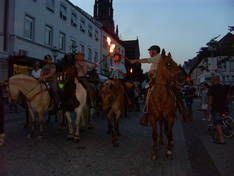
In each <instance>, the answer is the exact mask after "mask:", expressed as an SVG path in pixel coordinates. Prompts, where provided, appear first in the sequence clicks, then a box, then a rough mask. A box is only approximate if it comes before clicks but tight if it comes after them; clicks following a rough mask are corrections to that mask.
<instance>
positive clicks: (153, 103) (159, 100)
mask: <svg viewBox="0 0 234 176" xmlns="http://www.w3.org/2000/svg"><path fill="white" fill-rule="evenodd" d="M180 73H181V69H180V67H179V66H178V65H177V64H176V63H175V62H174V61H173V59H172V57H171V54H170V53H169V54H168V55H166V54H165V50H164V49H163V50H162V54H161V59H160V62H159V63H158V66H157V78H156V80H155V81H154V82H153V84H152V87H151V88H150V90H149V91H150V92H149V93H150V94H149V100H148V112H149V121H150V125H151V127H152V139H153V151H152V159H153V160H155V159H157V151H158V136H157V122H159V121H161V122H163V123H164V125H165V133H166V136H167V140H168V145H167V153H166V155H167V157H169V158H171V159H172V148H173V139H172V138H173V135H172V132H173V126H174V122H175V117H176V110H177V102H176V95H175V92H174V91H173V89H174V82H175V81H176V79H177V78H178V76H179V75H180Z"/></svg>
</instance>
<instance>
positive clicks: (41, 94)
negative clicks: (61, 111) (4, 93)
mask: <svg viewBox="0 0 234 176" xmlns="http://www.w3.org/2000/svg"><path fill="white" fill-rule="evenodd" d="M8 89H9V90H8V91H9V95H10V98H11V99H12V100H13V101H14V100H16V99H17V98H18V96H19V95H20V93H22V94H23V95H24V97H25V99H26V101H27V106H28V110H29V113H30V133H29V134H28V137H29V138H31V137H32V135H33V133H34V129H35V125H34V122H35V117H34V112H36V113H37V114H38V120H39V124H40V134H39V136H38V137H39V138H42V136H43V132H44V121H43V113H44V112H47V111H48V110H49V105H50V101H51V97H50V95H49V92H48V89H47V88H46V86H45V85H43V84H41V83H40V82H39V81H38V80H36V79H34V78H33V77H31V76H28V75H23V74H18V75H14V76H12V77H10V78H9V82H8Z"/></svg>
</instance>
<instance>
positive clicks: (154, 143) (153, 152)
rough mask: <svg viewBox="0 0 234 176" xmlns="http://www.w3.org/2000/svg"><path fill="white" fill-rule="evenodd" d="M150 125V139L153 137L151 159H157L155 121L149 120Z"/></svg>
mask: <svg viewBox="0 0 234 176" xmlns="http://www.w3.org/2000/svg"><path fill="white" fill-rule="evenodd" d="M151 127H152V139H153V149H152V155H151V159H152V160H156V159H157V150H158V141H157V140H158V139H157V138H158V136H157V121H156V120H155V121H154V122H151Z"/></svg>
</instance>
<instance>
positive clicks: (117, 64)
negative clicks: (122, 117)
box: [109, 52, 132, 106]
mask: <svg viewBox="0 0 234 176" xmlns="http://www.w3.org/2000/svg"><path fill="white" fill-rule="evenodd" d="M113 60H114V64H112V65H111V67H110V69H109V71H110V78H111V79H115V80H116V79H117V80H120V82H121V84H122V86H123V88H124V92H125V98H126V99H127V104H128V105H130V106H131V105H132V103H131V100H130V97H129V96H130V95H129V93H128V89H127V88H126V85H125V83H124V78H125V75H126V73H127V71H126V68H125V65H124V64H122V63H121V60H122V56H121V54H119V53H118V52H115V53H114V55H113Z"/></svg>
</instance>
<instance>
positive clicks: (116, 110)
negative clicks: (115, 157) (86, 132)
mask: <svg viewBox="0 0 234 176" xmlns="http://www.w3.org/2000/svg"><path fill="white" fill-rule="evenodd" d="M100 97H101V104H102V109H103V111H104V113H105V115H106V117H107V121H108V131H107V133H108V134H111V135H112V144H113V146H114V147H118V146H119V144H118V143H117V136H119V135H120V133H119V120H120V117H121V115H122V113H123V111H124V106H125V96H124V87H123V85H122V83H121V82H120V80H117V79H116V80H114V79H113V80H107V81H105V82H104V83H103V85H102V86H101V90H100ZM113 121H114V123H113Z"/></svg>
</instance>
